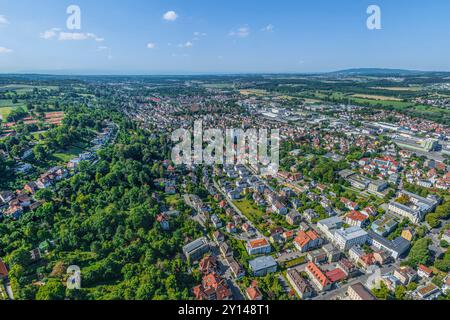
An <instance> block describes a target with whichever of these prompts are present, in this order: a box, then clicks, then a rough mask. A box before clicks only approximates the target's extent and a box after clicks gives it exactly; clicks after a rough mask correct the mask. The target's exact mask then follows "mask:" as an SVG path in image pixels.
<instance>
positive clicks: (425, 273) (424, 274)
mask: <svg viewBox="0 0 450 320" xmlns="http://www.w3.org/2000/svg"><path fill="white" fill-rule="evenodd" d="M417 275H418V276H419V277H421V278H425V279H429V278H431V277H432V276H433V270H431V269H430V268H428V267H426V266H424V265H423V264H421V265H419V267H418V268H417Z"/></svg>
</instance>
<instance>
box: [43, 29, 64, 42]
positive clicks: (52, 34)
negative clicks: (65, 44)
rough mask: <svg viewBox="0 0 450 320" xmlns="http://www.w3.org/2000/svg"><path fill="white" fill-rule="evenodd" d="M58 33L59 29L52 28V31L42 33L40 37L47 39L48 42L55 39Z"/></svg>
mask: <svg viewBox="0 0 450 320" xmlns="http://www.w3.org/2000/svg"><path fill="white" fill-rule="evenodd" d="M58 31H60V29H59V28H52V29H50V30H47V31H44V32H42V33H41V34H40V35H39V36H40V37H41V38H42V39H47V40H48V39H53V38H54V37H56V36H57V34H58Z"/></svg>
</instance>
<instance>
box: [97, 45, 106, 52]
mask: <svg viewBox="0 0 450 320" xmlns="http://www.w3.org/2000/svg"><path fill="white" fill-rule="evenodd" d="M108 49H109V47H107V46H99V47H98V48H97V50H98V51H105V50H108Z"/></svg>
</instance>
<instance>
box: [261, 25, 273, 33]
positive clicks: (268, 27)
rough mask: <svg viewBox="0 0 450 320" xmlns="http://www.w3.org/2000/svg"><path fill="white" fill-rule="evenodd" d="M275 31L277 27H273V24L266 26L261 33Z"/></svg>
mask: <svg viewBox="0 0 450 320" xmlns="http://www.w3.org/2000/svg"><path fill="white" fill-rule="evenodd" d="M274 29H275V27H274V26H273V24H268V25H267V26H265V27H264V28H262V29H261V31H265V32H273V30H274Z"/></svg>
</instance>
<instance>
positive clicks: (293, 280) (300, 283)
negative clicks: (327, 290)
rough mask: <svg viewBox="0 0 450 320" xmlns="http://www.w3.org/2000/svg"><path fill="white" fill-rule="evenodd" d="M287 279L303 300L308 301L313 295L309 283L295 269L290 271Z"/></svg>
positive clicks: (287, 273)
mask: <svg viewBox="0 0 450 320" xmlns="http://www.w3.org/2000/svg"><path fill="white" fill-rule="evenodd" d="M286 278H287V279H288V281H289V283H290V284H291V286H292V288H294V290H295V292H297V294H298V295H299V297H300V298H301V299H308V298H310V297H311V296H312V295H313V292H314V291H313V288H312V286H311V285H310V284H309V282H308V281H307V280H306V279H304V278H303V277H302V275H301V274H300V272H298V271H297V270H295V269H290V270H288V271H287V272H286Z"/></svg>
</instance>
